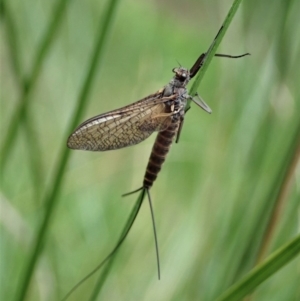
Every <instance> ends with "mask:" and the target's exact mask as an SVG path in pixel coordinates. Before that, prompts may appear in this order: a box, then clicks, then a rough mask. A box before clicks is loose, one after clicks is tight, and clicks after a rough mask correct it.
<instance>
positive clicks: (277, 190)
mask: <svg viewBox="0 0 300 301" xmlns="http://www.w3.org/2000/svg"><path fill="white" fill-rule="evenodd" d="M295 128H296V131H295V134H294V135H293V136H292V139H291V145H290V146H289V148H288V150H287V154H286V156H285V157H283V158H284V159H283V162H282V167H281V168H280V170H279V172H278V176H277V177H276V179H275V180H274V183H273V185H272V186H271V187H270V192H269V199H274V206H273V208H272V212H271V214H270V217H269V219H268V224H267V226H266V229H265V231H264V236H263V238H262V240H261V241H262V243H261V246H260V250H259V253H258V256H257V263H260V262H261V261H262V260H263V258H264V256H265V254H266V252H267V249H268V247H269V245H270V243H271V240H272V238H273V236H274V234H275V228H276V225H277V224H278V220H279V217H280V215H281V214H280V213H281V212H282V210H283V206H284V202H285V201H286V199H287V198H286V196H287V194H288V191H289V189H290V184H291V181H292V180H293V175H294V173H295V170H296V167H297V164H298V161H299V158H300V121H298V124H296V126H295Z"/></svg>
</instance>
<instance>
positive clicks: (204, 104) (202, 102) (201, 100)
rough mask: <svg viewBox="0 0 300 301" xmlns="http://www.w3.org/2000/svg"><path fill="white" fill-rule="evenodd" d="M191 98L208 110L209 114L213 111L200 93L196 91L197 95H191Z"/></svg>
mask: <svg viewBox="0 0 300 301" xmlns="http://www.w3.org/2000/svg"><path fill="white" fill-rule="evenodd" d="M196 98H197V99H196ZM191 100H192V101H193V102H194V103H195V104H196V105H197V106H199V107H200V108H201V109H203V110H204V111H206V112H207V113H209V114H211V113H212V109H211V108H210V107H209V106H208V105H207V104H206V103H205V101H204V100H203V99H202V98H201V97H200V96H199V94H198V93H196V95H195V96H194V97H192V96H191Z"/></svg>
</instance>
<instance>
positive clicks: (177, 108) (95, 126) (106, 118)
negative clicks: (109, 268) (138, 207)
mask: <svg viewBox="0 0 300 301" xmlns="http://www.w3.org/2000/svg"><path fill="white" fill-rule="evenodd" d="M221 29H222V28H221ZM221 29H220V31H221ZM220 31H219V33H220ZM219 33H218V34H219ZM216 38H217V37H216ZM216 38H215V39H214V41H213V43H212V45H211V46H210V48H209V49H208V51H207V52H206V53H202V54H201V55H200V57H199V58H198V59H197V61H196V62H195V64H194V65H193V67H192V68H191V69H187V68H184V67H181V66H180V67H176V68H174V69H173V72H174V77H173V78H172V79H171V80H170V82H169V83H168V84H167V85H165V86H164V87H163V88H161V89H160V90H158V91H157V92H155V93H154V94H151V95H149V96H147V97H145V98H143V99H141V100H139V101H137V102H134V103H132V104H130V105H127V106H125V107H122V108H120V109H116V110H113V111H110V112H107V113H104V114H100V115H97V116H95V117H92V118H90V119H88V120H86V121H85V122H83V123H82V124H81V125H79V126H78V127H77V128H76V129H75V130H74V132H73V133H72V134H71V135H70V136H69V139H68V142H67V146H68V147H69V148H71V149H79V150H88V151H107V150H114V149H120V148H123V147H127V146H131V145H135V144H138V143H140V142H141V141H143V140H145V139H146V138H148V137H149V136H150V135H151V134H152V133H154V132H158V135H157V137H156V140H155V143H154V145H153V148H152V151H151V154H150V158H149V162H148V165H147V168H146V172H145V176H144V180H143V185H142V187H140V188H139V189H137V190H135V191H132V192H129V193H126V194H124V195H123V196H125V195H129V194H132V193H135V192H138V191H142V199H143V198H144V196H145V194H147V196H148V200H149V204H150V208H151V215H152V221H153V228H154V238H155V246H156V254H157V264H158V277H160V267H159V256H158V247H157V245H158V244H157V237H156V230H155V222H154V215H153V210H152V202H151V197H150V193H149V190H150V188H151V187H152V185H153V183H154V181H155V180H156V178H157V175H158V173H159V171H160V170H161V167H162V164H163V163H164V161H165V158H166V155H167V153H168V152H169V149H170V146H171V144H172V142H173V140H174V138H175V137H176V142H178V140H179V136H180V132H181V130H182V126H183V122H184V116H185V113H186V106H187V102H188V100H191V101H193V102H194V103H196V104H197V105H198V106H199V107H201V108H202V109H203V110H204V111H206V112H208V113H211V112H212V110H211V109H210V108H209V106H208V105H207V104H206V103H205V102H204V101H203V100H202V99H201V98H200V97H199V96H198V95H196V96H191V95H189V93H188V91H187V89H186V86H187V84H188V83H189V81H190V80H191V79H192V78H193V77H194V76H195V75H196V74H197V73H198V71H199V70H200V68H201V67H202V65H203V63H204V61H205V59H206V57H207V53H209V52H210V50H211V48H212V47H213V46H214V43H215V40H216ZM245 55H249V53H246V54H242V55H239V56H231V55H224V54H215V56H221V57H229V58H239V57H243V56H245ZM126 235H127V234H126ZM122 241H123V239H122ZM118 246H119V245H118Z"/></svg>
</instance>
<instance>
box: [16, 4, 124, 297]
mask: <svg viewBox="0 0 300 301" xmlns="http://www.w3.org/2000/svg"><path fill="white" fill-rule="evenodd" d="M117 3H118V0H111V1H110V2H109V3H108V7H107V11H106V12H105V17H104V19H103V21H102V19H100V20H101V22H100V26H99V30H98V37H97V40H96V45H95V47H94V50H93V54H92V56H91V60H90V63H89V66H88V68H87V74H86V76H85V80H84V83H83V86H82V89H81V93H80V95H79V97H78V101H77V108H76V110H75V114H74V116H73V118H72V120H71V122H70V125H69V127H68V130H67V132H68V133H70V132H71V131H72V130H73V129H74V128H75V126H76V125H77V124H78V123H79V120H80V118H81V116H82V114H83V112H84V108H85V107H86V105H87V102H88V95H89V91H90V89H91V86H92V83H93V79H94V76H95V74H96V70H97V68H98V63H99V61H100V58H101V57H102V56H103V50H104V45H105V44H106V41H107V36H108V32H109V29H110V27H111V24H112V20H113V16H114V14H115V11H116V7H117ZM69 153H70V152H69V150H68V149H67V147H66V146H64V148H63V150H62V151H61V156H60V158H59V159H58V164H57V168H56V171H55V172H54V177H53V180H52V182H51V183H50V190H49V191H48V193H47V194H46V196H45V199H44V202H43V203H44V204H46V205H45V208H46V211H45V216H44V219H43V221H42V224H41V227H40V229H39V230H38V232H37V238H36V242H35V245H34V247H33V250H32V252H31V256H30V258H29V260H28V262H27V266H26V269H25V273H24V275H23V278H22V280H21V282H20V283H21V286H20V288H19V290H18V291H17V298H16V300H24V299H25V298H26V293H27V290H28V287H29V283H30V279H31V277H32V274H33V271H34V269H35V265H36V263H37V260H38V258H39V255H40V254H41V251H42V248H43V245H44V242H45V241H46V237H47V234H48V230H49V225H50V221H51V218H52V216H53V213H54V209H55V206H56V204H57V202H58V195H59V192H60V189H61V187H62V182H63V177H64V172H65V169H66V166H67V162H68V159H69Z"/></svg>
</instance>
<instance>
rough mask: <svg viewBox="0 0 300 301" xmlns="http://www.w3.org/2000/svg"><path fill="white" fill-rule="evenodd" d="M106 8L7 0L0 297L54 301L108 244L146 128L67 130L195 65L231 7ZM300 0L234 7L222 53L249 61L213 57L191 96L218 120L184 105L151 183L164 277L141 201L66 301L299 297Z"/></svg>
mask: <svg viewBox="0 0 300 301" xmlns="http://www.w3.org/2000/svg"><path fill="white" fill-rule="evenodd" d="M103 2H104V1H96V0H89V1H84V2H82V1H68V0H56V1H46V2H43V1H42V2H40V1H34V0H26V1H21V0H10V1H8V0H5V1H4V0H2V1H1V45H2V51H1V53H0V55H1V56H0V58H1V74H2V77H1V130H2V135H1V215H0V217H1V224H2V227H1V260H0V267H1V268H0V271H1V299H2V300H25V299H26V300H33V301H34V300H61V299H62V298H63V297H64V296H65V294H66V293H67V292H68V291H69V290H70V289H71V288H72V287H73V286H74V285H75V284H76V283H77V282H78V281H79V280H80V279H82V278H83V277H84V276H85V275H87V274H88V273H89V272H90V271H92V270H93V269H94V268H95V267H96V266H97V265H98V264H99V263H100V262H101V261H102V260H103V259H104V258H105V257H106V256H107V254H109V252H110V251H111V250H112V249H113V248H114V246H115V244H116V242H117V241H118V239H119V236H120V234H121V233H122V231H124V229H123V227H124V225H125V224H126V221H127V220H128V217H129V216H130V212H131V210H132V207H133V206H134V202H135V196H131V197H127V198H126V199H123V198H121V194H122V193H125V192H128V191H131V190H134V189H136V188H138V187H140V186H141V183H142V179H143V175H144V171H145V167H146V164H147V160H148V157H149V155H150V151H151V147H152V144H153V141H154V138H155V135H153V137H152V136H151V137H150V138H149V139H147V140H146V141H145V142H143V143H141V144H139V145H137V146H134V147H129V148H125V149H122V150H118V151H111V152H105V153H90V152H80V151H78V152H76V151H70V150H68V149H67V148H66V140H67V137H68V135H69V134H70V133H71V131H72V130H73V129H74V128H75V127H76V126H77V125H78V124H79V123H80V122H81V121H83V120H85V119H87V118H88V117H91V116H94V115H96V114H99V113H103V112H105V111H109V110H112V109H115V108H118V107H121V106H124V105H126V104H129V103H132V102H134V101H136V100H138V99H140V98H143V97H144V96H147V95H148V94H151V93H153V92H155V91H156V90H158V89H159V88H161V87H162V86H163V85H164V84H166V83H167V82H168V81H169V80H170V78H171V77H172V72H171V70H172V68H173V67H175V66H178V64H179V63H180V64H181V65H183V66H186V67H191V66H192V65H193V63H194V62H195V60H196V59H197V58H198V57H199V55H200V54H201V53H202V52H205V51H206V50H207V48H208V46H209V45H210V43H211V42H212V40H213V38H214V37H215V35H216V33H217V32H218V30H219V28H220V26H221V24H222V23H223V20H224V19H225V17H226V15H227V12H228V11H229V9H230V7H231V5H232V2H231V1H225V2H224V1H214V2H207V1H194V0H189V1H178V0H175V1H170V0H165V1H133V0H126V1H117V0H112V1H107V2H104V3H103ZM236 2H240V1H239V0H238V1H236ZM297 4H298V3H297V0H290V1H280V0H275V1H272V3H271V4H270V3H267V2H261V1H243V2H242V5H241V6H240V8H239V10H238V12H237V14H236V15H235V17H234V18H233V21H232V23H231V25H230V27H229V29H228V31H227V32H226V34H225V36H224V38H223V40H222V42H221V44H220V46H219V48H218V50H217V52H218V53H226V54H232V55H237V54H242V53H245V52H250V53H251V56H250V57H249V56H248V57H244V58H241V59H237V60H231V59H226V58H213V59H212V61H211V63H210V65H209V68H208V69H207V71H206V73H205V76H204V78H203V81H202V82H201V85H200V87H199V88H198V89H197V90H198V92H199V94H200V95H201V96H202V97H203V98H204V99H205V101H206V102H207V103H208V104H209V106H210V107H211V108H212V109H213V114H212V115H209V114H206V113H205V112H204V111H202V110H200V109H199V108H198V107H196V106H194V105H193V104H192V105H191V107H192V108H191V110H190V111H189V112H188V113H187V115H186V119H185V124H184V127H183V131H182V133H181V137H180V141H179V143H178V144H174V145H173V146H172V149H171V151H170V154H169V155H168V157H167V160H166V162H165V164H164V166H163V169H162V171H161V173H160V174H159V177H158V179H157V181H156V182H155V184H154V186H153V188H152V189H151V195H152V199H153V203H154V211H155V218H156V223H157V231H158V240H159V247H160V256H161V258H160V259H161V273H162V277H161V280H160V281H158V280H157V271H156V262H155V260H156V258H155V249H154V242H153V233H152V225H151V217H150V212H149V208H148V206H147V204H146V202H145V203H144V204H143V205H142V208H141V210H140V212H139V215H138V217H137V220H136V221H135V224H134V226H133V228H132V229H131V231H130V233H129V235H128V237H127V238H126V240H125V242H124V244H123V245H122V248H121V249H120V250H119V252H118V254H117V256H115V257H114V260H113V261H109V263H110V265H106V266H105V269H104V270H103V271H102V270H101V271H99V274H98V275H94V276H93V277H91V278H90V279H89V280H88V281H86V282H84V284H82V285H81V286H80V287H79V288H78V289H77V290H76V291H75V292H74V293H73V294H72V295H71V296H70V299H69V300H205V301H206V300H207V301H210V300H211V301H213V300H218V301H221V300H240V299H241V298H242V297H243V296H245V295H247V294H249V293H250V292H252V294H251V295H248V297H247V300H253V301H260V300H272V301H277V300H278V301H281V300H297V299H299V298H300V291H299V285H298V281H299V265H300V260H299V251H300V237H299V203H300V202H299V200H300V188H299V187H300V173H299V156H300V119H299V112H300V86H299V85H298V81H299V78H300V69H299V68H298V65H299V64H298V62H297V58H298V57H299V54H300V45H299V42H298V39H297V34H298V33H299V30H300V24H299V22H298V15H297V12H298V10H297V9H296V7H297ZM177 61H178V62H177ZM192 84H193V83H192ZM192 84H191V85H190V87H191V86H192ZM297 233H298V234H297ZM270 255H271V257H269V256H270ZM297 256H298V257H297ZM253 269H254V270H253ZM103 275H104V276H103ZM97 277H98V278H97ZM265 279H267V280H265ZM264 280H265V281H264ZM99 283H100V285H99ZM95 287H96V289H95ZM254 288H255V290H254ZM97 298H98V299H97Z"/></svg>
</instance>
